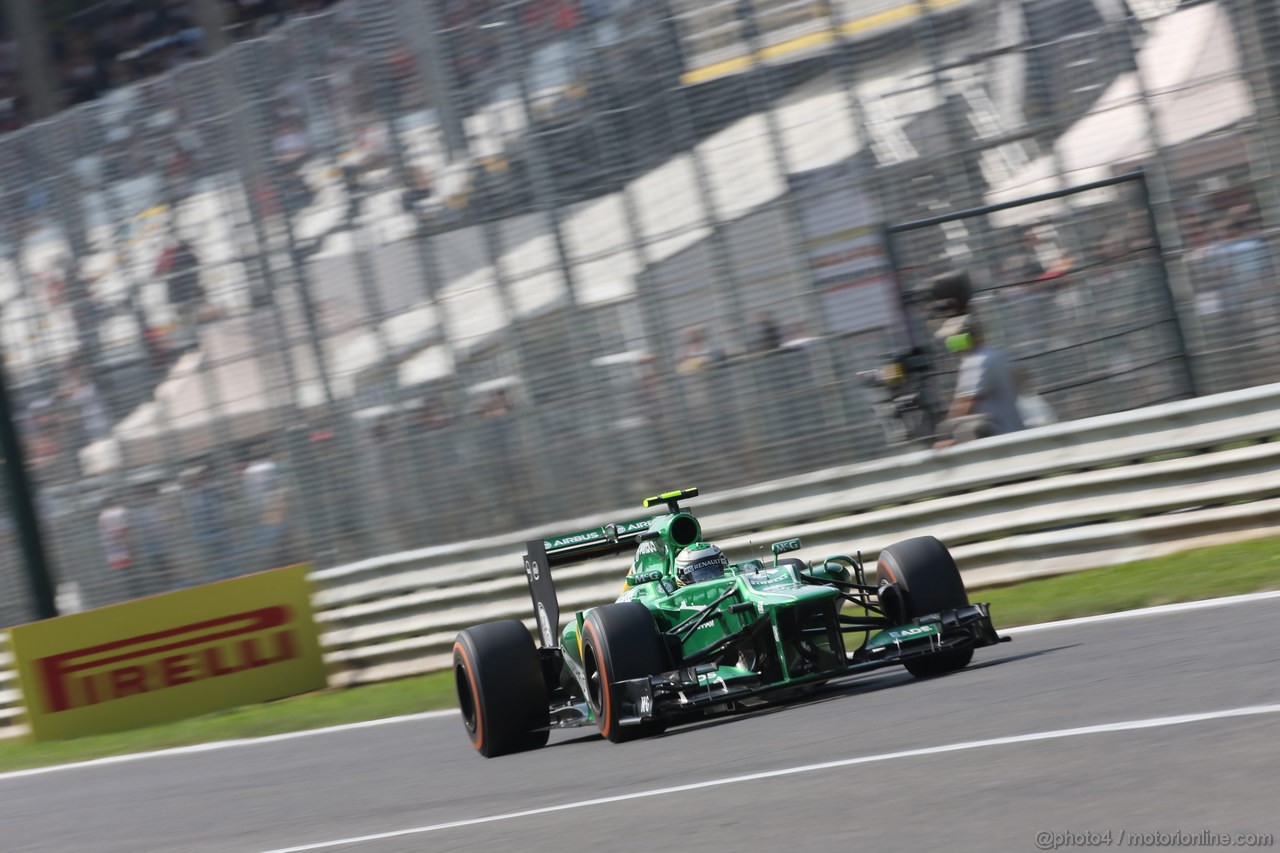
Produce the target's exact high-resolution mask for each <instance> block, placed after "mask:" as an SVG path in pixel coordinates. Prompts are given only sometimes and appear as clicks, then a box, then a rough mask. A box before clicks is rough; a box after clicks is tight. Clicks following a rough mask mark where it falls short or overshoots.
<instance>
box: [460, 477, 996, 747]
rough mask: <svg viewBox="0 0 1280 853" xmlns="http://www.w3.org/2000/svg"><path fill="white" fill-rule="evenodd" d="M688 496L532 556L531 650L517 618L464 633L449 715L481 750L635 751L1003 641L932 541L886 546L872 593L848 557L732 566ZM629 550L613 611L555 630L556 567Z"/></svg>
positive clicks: (582, 615) (541, 547)
mask: <svg viewBox="0 0 1280 853" xmlns="http://www.w3.org/2000/svg"><path fill="white" fill-rule="evenodd" d="M697 493H698V492H697V489H685V490H681V491H678V492H668V493H666V494H662V495H658V496H657V497H654V498H649V499H647V500H646V501H645V506H646V507H650V506H655V505H659V504H666V506H667V512H666V514H664V515H659V516H657V517H654V518H643V519H636V520H633V521H626V522H621V523H617V524H607V525H604V526H603V527H600V528H596V529H593V530H586V531H582V532H578V533H573V534H569V535H564V536H556V537H552V538H550V539H547V540H534V541H532V542H530V543H529V544H528V548H529V551H528V554H527V555H526V556H525V559H524V568H525V574H526V575H527V576H528V581H529V590H530V593H531V595H532V597H533V607H534V615H535V617H536V620H537V626H538V635H539V639H540V641H541V647H540V648H539V647H537V646H535V644H534V641H533V638H532V637H531V636H530V634H529V631H528V630H527V629H526V628H525V626H524V625H523V624H522V623H521V622H519V621H516V620H509V621H505V622H490V623H487V624H484V625H477V626H475V627H472V628H467V629H466V630H464V631H463V632H462V633H460V634H459V635H458V638H457V640H456V642H455V643H454V647H453V669H454V677H455V680H456V683H457V689H458V704H459V706H460V708H461V711H462V718H463V721H464V722H465V724H466V728H467V734H468V735H469V737H470V739H471V743H472V745H473V746H474V747H475V748H476V750H477V751H479V752H480V753H481V754H482V755H485V756H488V757H493V756H497V755H504V754H507V753H511V752H518V751H521V750H526V749H533V748H536V747H540V746H543V745H544V744H546V742H547V738H548V735H549V732H550V730H551V729H552V728H564V727H571V726H582V725H592V724H594V725H595V726H596V727H598V728H599V730H600V733H601V734H602V735H604V736H605V737H606V738H608V739H609V740H611V741H614V742H615V743H616V742H620V741H626V740H631V739H633V738H637V737H645V736H648V735H654V734H658V733H660V732H662V731H663V730H664V729H665V728H666V727H667V726H668V725H669V724H671V723H674V722H679V721H683V720H688V719H693V718H697V717H699V716H702V715H705V714H707V713H711V712H717V711H727V710H735V709H742V708H748V707H752V706H753V705H756V704H761V703H763V702H765V701H768V700H777V699H785V698H787V697H788V696H795V695H797V694H799V693H801V692H803V691H802V690H801V688H804V687H807V686H810V685H816V684H821V683H823V682H826V681H830V680H832V679H835V678H840V677H842V676H847V675H851V674H855V673H861V672H866V671H868V670H872V669H878V668H880V667H886V666H894V665H897V664H901V665H902V666H904V667H906V669H907V670H908V671H909V672H911V673H912V674H913V675H916V676H919V677H928V676H934V675H942V674H944V673H948V672H952V671H954V670H957V669H961V668H963V667H964V666H966V665H968V663H969V661H970V660H971V659H972V657H973V650H974V649H975V648H978V647H979V646H988V645H992V644H994V643H997V642H1000V641H1001V640H1002V639H1007V638H1001V637H999V636H997V634H996V631H995V628H994V627H993V626H992V624H991V616H990V614H989V612H988V609H987V605H985V604H970V603H969V598H968V596H967V595H966V593H965V589H964V584H963V582H962V581H961V580H960V572H959V570H958V569H957V568H956V564H955V561H954V560H953V559H952V558H951V554H950V552H948V551H947V549H946V547H945V546H943V545H942V543H941V542H939V541H938V540H937V539H934V538H932V537H920V538H916V539H907V540H904V541H902V542H897V543H895V544H893V545H890V546H889V547H888V548H885V549H884V550H883V551H882V552H881V553H880V558H879V561H878V562H877V564H876V576H877V583H876V584H871V583H868V581H867V576H866V573H865V571H864V569H863V566H862V563H861V561H860V560H859V559H855V558H854V557H849V556H844V555H837V556H832V557H827V558H826V559H825V560H823V561H822V562H821V563H812V564H811V563H808V562H805V561H803V560H799V559H795V558H788V557H783V556H782V555H783V554H788V553H791V552H793V551H796V550H798V549H799V548H800V540H798V539H788V540H785V541H782V542H778V543H775V544H774V545H773V559H772V565H766V564H765V563H764V562H763V561H761V560H756V559H751V560H745V561H743V562H738V563H730V562H729V561H728V559H727V558H726V557H725V556H724V555H723V554H722V553H721V552H720V550H719V549H718V548H716V547H715V546H714V545H711V544H709V543H706V542H703V541H702V528H701V525H699V523H698V520H697V519H696V518H695V517H694V516H693V514H692V513H690V512H688V511H687V510H682V509H681V508H680V505H679V502H680V501H681V500H685V499H687V498H691V497H694V496H696V495H697ZM632 547H634V548H635V559H634V561H633V562H632V565H631V570H630V572H629V573H628V574H627V576H626V585H625V587H624V589H623V592H622V595H621V596H620V597H619V598H618V600H617V602H616V603H614V604H606V605H603V606H600V607H595V608H592V609H590V610H586V611H582V612H579V613H576V614H574V617H573V618H572V619H570V620H569V621H568V624H567V625H565V626H564V628H563V630H560V609H559V604H558V601H557V598H556V590H555V585H554V583H553V582H552V578H551V569H552V567H553V566H557V567H558V566H562V565H565V564H567V563H572V562H578V561H581V560H586V559H591V558H595V557H601V556H607V555H612V554H617V553H619V552H621V551H622V550H623V549H627V548H632Z"/></svg>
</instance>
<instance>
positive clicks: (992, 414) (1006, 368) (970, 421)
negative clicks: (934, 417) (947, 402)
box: [934, 314, 1025, 447]
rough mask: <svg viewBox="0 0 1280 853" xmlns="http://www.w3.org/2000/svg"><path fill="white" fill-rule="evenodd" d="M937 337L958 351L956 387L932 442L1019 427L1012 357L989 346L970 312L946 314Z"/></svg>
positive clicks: (942, 443) (968, 438)
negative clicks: (949, 405) (946, 317)
mask: <svg viewBox="0 0 1280 853" xmlns="http://www.w3.org/2000/svg"><path fill="white" fill-rule="evenodd" d="M937 337H938V339H939V340H941V341H942V342H943V343H944V344H945V345H946V347H947V349H948V350H950V351H951V352H953V353H956V354H957V355H959V356H960V366H959V369H958V371H957V373H956V390H955V395H954V397H953V398H952V401H951V408H950V409H949V410H948V411H947V419H946V420H945V421H944V422H943V424H942V430H943V435H944V438H941V439H939V440H938V441H937V442H935V443H934V447H949V446H951V445H952V444H956V443H959V442H965V441H972V440H973V439H977V438H987V437H989V436H993V435H1004V434H1005V433H1009V432H1017V431H1018V430H1020V429H1023V428H1024V427H1025V424H1023V422H1022V415H1021V414H1020V413H1019V411H1018V382H1017V375H1016V372H1015V370H1014V366H1013V362H1012V361H1011V360H1010V359H1009V357H1008V356H1007V355H1005V353H1004V352H1003V351H1002V350H999V349H996V348H995V347H991V346H988V345H987V344H986V343H985V342H984V341H983V338H982V328H981V327H980V326H979V325H978V322H977V320H976V319H975V318H974V317H973V315H972V314H961V315H959V316H956V317H952V318H951V319H949V320H947V321H946V322H945V323H943V324H942V326H941V327H940V328H939V329H938V333H937Z"/></svg>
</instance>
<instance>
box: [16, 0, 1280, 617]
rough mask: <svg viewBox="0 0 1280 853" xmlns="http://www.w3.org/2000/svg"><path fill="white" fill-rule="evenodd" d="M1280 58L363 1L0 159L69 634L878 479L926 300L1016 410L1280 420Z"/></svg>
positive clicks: (1230, 51)
mask: <svg viewBox="0 0 1280 853" xmlns="http://www.w3.org/2000/svg"><path fill="white" fill-rule="evenodd" d="M1277 45H1280V26H1278V22H1277V16H1276V12H1275V9H1274V8H1273V7H1272V6H1271V5H1268V4H1266V3H1263V2H1260V0H1215V2H1208V3H1196V4H1187V3H1182V4H1179V3H1177V2H1173V0H1170V1H1169V2H1161V0H1144V2H1141V3H1137V2H1130V3H1125V2H1120V3H1110V2H1102V0H1036V2H1031V3H1025V2H1013V0H928V2H916V0H910V1H909V2H905V3H904V2H900V0H816V2H788V1H787V0H752V2H748V0H719V2H717V1H716V0H705V2H704V0H660V2H654V0H519V1H518V2H498V0H491V1H489V0H346V2H345V3H340V4H338V5H336V6H334V7H332V8H331V9H330V10H328V11H326V12H325V13H323V14H319V15H315V16H310V17H304V18H299V19H295V20H293V21H291V22H290V23H288V24H287V25H285V26H283V27H281V28H279V29H277V30H275V31H273V32H272V33H270V34H269V35H267V36H266V37H264V38H261V39H258V40H255V41H249V42H244V43H241V44H238V45H236V46H235V47H233V48H231V49H230V50H229V51H227V52H225V53H224V54H221V55H219V56H217V57H215V58H213V59H209V60H205V61H201V62H196V63H191V64H188V65H184V66H182V67H180V68H178V69H176V70H174V71H172V72H170V73H169V74H168V75H166V76H163V77H160V78H156V79H153V80H151V81H148V82H146V83H144V84H140V85H134V86H130V87H127V88H122V89H119V90H116V91H113V92H112V93H110V94H109V95H108V96H107V97H105V98H103V99H102V100H100V101H97V102H94V103H92V104H88V105H85V106H82V107H79V108H77V109H75V110H72V111H69V112H66V113H63V114H61V115H59V116H58V117H57V118H55V119H53V120H51V121H49V122H45V123H43V124H40V125H37V126H34V127H30V128H27V129H24V130H21V131H18V132H15V133H12V134H9V135H7V136H4V137H0V192H2V193H3V196H4V201H5V203H4V205H3V207H2V208H0V250H2V251H0V300H2V301H3V307H4V311H3V323H2V325H0V335H2V344H3V351H4V353H5V369H6V371H7V373H8V377H9V381H10V385H11V387H12V388H13V393H14V397H15V406H16V412H15V414H16V416H17V418H18V420H19V425H20V428H21V431H22V434H23V437H24V448H25V451H26V454H27V457H28V460H27V461H28V463H29V465H30V470H31V472H32V474H33V476H34V479H35V481H36V485H37V489H38V499H39V509H40V514H41V518H42V523H43V529H44V533H45V539H46V542H47V545H48V549H49V551H50V559H51V563H52V565H53V570H54V572H55V575H56V580H57V582H58V588H59V591H60V602H61V606H62V608H63V609H76V608H80V607H87V606H94V605H99V604H104V603H108V602H111V601H116V600H121V599H124V598H129V597H133V596H137V595H144V594H148V593H151V592H155V591H159V590H162V589H166V588H170V587H173V586H175V585H182V584H191V583H198V582H202V581H207V580H213V579H216V578H221V577H227V576H231V575H234V574H239V573H243V572H248V571H254V570H259V569H264V568H268V567H270V566H274V565H280V564H283V563H287V562H296V561H313V562H316V563H319V564H323V565H332V564H335V563H338V562H342V561H348V560H354V559H359V558H362V557H366V556H372V555H376V554H382V553H388V552H393V551H398V550H405V549H411V548H418V547H425V546H430V545H433V544H438V543H442V542H450V541H458V540H460V539H465V538H466V537H469V536H477V535H481V534H483V533H486V532H494V531H499V530H511V529H515V528H521V527H536V526H538V525H541V524H545V523H547V522H550V521H553V520H557V519H564V518H569V517H573V516H578V515H584V514H590V513H593V512H595V511H598V510H602V509H605V508H616V507H619V506H627V505H630V504H633V503H634V502H635V501H636V500H637V499H638V498H639V497H641V496H643V495H645V494H650V493H654V492H656V491H660V490H663V489H665V488H669V487H672V486H679V485H688V484H690V483H696V484H697V485H699V486H701V487H702V488H704V489H708V490H722V489H726V488H731V487H734V486H739V485H744V484H748V483H752V482H757V481H762V480H766V479H769V478H773V477H777V476H781V475H785V474H788V473H794V472H800V471H805V470H814V469H817V468H821V467H826V466H831V465H837V464H844V463H852V462H857V461H860V460H866V459H871V458H875V457H877V456H882V455H885V454H887V453H890V452H895V451H896V450H898V449H900V448H899V447H898V444H899V443H900V442H902V441H905V440H911V439H912V438H920V436H918V435H913V434H912V433H911V432H910V431H905V432H904V430H902V429H901V428H900V427H901V424H899V423H896V422H895V413H894V412H893V410H892V407H889V408H888V409H886V407H885V405H884V403H885V400H884V399H883V394H884V393H885V391H884V389H883V388H882V387H878V386H877V385H876V384H875V383H874V382H872V381H871V380H870V378H869V376H874V375H875V374H876V371H877V368H878V367H880V366H881V365H882V360H883V359H884V357H885V356H886V354H888V353H893V352H897V351H900V350H902V349H903V348H906V347H910V346H911V345H912V344H913V343H915V344H923V346H922V347H921V349H923V350H924V351H926V353H927V357H926V358H925V372H926V373H927V375H928V376H929V383H930V385H931V390H932V394H933V397H934V404H935V405H937V406H938V407H939V408H945V405H946V401H947V400H948V398H949V396H950V394H951V383H952V372H953V370H954V360H953V359H952V358H951V357H950V356H949V355H948V354H947V353H946V352H945V350H943V349H941V348H940V347H939V346H938V345H937V343H936V342H935V341H934V339H933V332H934V331H935V329H934V327H933V326H932V325H931V324H930V321H928V320H927V319H926V318H925V317H924V315H923V314H922V313H921V312H920V310H919V309H920V306H919V304H918V303H917V302H916V301H915V300H914V298H913V294H914V293H916V292H917V291H918V290H919V288H920V287H921V285H922V283H923V282H925V281H927V280H928V279H929V278H930V277H931V276H933V275H935V274H937V273H939V272H942V271H945V270H948V269H965V270H967V271H968V272H969V273H970V275H971V276H972V277H973V280H974V283H975V287H976V289H977V291H978V301H977V304H979V305H981V306H985V307H982V308H980V310H981V311H982V312H983V316H984V318H987V319H985V320H984V322H986V323H987V325H988V326H989V327H990V330H991V332H990V337H991V339H992V341H993V343H995V344H997V345H998V346H1000V347H1002V348H1004V349H1005V350H1006V351H1007V352H1008V353H1009V354H1010V356H1011V357H1012V358H1013V360H1014V361H1015V363H1016V364H1017V365H1018V366H1019V368H1020V372H1021V374H1022V375H1023V377H1024V384H1025V387H1026V388H1027V389H1029V390H1030V391H1034V392H1036V395H1037V396H1038V398H1039V402H1041V403H1042V404H1044V405H1043V407H1042V410H1041V412H1040V416H1041V417H1055V418H1057V419H1059V420H1065V419H1071V418H1077V417H1083V416H1088V415H1094V414H1100V413H1105V412H1112V411H1117V410H1121V409H1126V408H1131V407H1134V406H1140V405H1146V404H1149V403H1152V402H1156V401H1159V400H1164V399H1171V398H1174V397H1178V396H1185V395H1187V394H1189V393H1192V390H1193V389H1194V392H1195V393H1202V394H1203V393H1212V392H1215V391H1220V390H1227V389H1231V388H1236V387H1241V386H1244V385H1249V384H1257V383H1262V382H1269V381H1276V380H1277V379H1280V343H1277V337H1276V336H1275V335H1274V334H1273V333H1272V329H1273V328H1274V327H1275V324H1276V322H1277V320H1280V317H1278V316H1277V311H1278V306H1280V300H1278V298H1277V293H1276V272H1275V269H1274V262H1273V257H1274V250H1275V239H1276V230H1277V226H1278V225H1280V197H1278V196H1277V184H1276V179H1275V173H1274V168H1273V164H1272V160H1271V158H1272V157H1273V154H1272V152H1273V151H1275V150H1277V149H1276V143H1277V142H1280V122H1278V120H1277V96H1276V91H1277V90H1276V87H1277V85H1280V65H1278V64H1277V63H1278V60H1277V59H1276V57H1277V56H1280V50H1277ZM1135 172H1140V173H1141V175H1142V179H1141V180H1135V181H1125V182H1121V183H1117V184H1113V185H1110V186H1107V187H1103V188H1099V189H1095V190H1090V191H1088V192H1080V193H1069V194H1064V195H1061V196H1060V197H1057V198H1054V199H1052V200H1046V201H1042V202H1039V203H1036V204H1027V205H1016V206H1012V207H1001V205H1002V204H1003V203H1004V202H1008V201H1012V200H1017V199H1020V198H1025V197H1031V196H1040V195H1043V194H1046V193H1053V192H1054V191H1056V190H1061V189H1069V188H1071V187H1075V186H1081V185H1085V184H1092V183H1094V182H1097V181H1099V180H1100V179H1105V178H1108V177H1112V176H1118V175H1126V174H1130V173H1135ZM993 205H994V206H996V207H999V208H1000V209H999V210H993V211H988V212H978V213H974V215H967V216H962V217H958V218H957V217H952V218H950V219H947V220H946V221H941V220H939V221H938V222H937V223H936V224H934V225H929V226H927V227H912V228H910V229H907V230H904V231H902V232H900V233H898V234H897V236H895V238H894V240H893V244H892V245H890V244H889V243H888V242H887V241H886V239H885V236H884V235H885V233H886V232H885V226H886V225H903V224H905V223H919V222H921V221H928V220H931V219H937V218H939V217H943V218H946V216H947V215H949V214H953V213H956V212H958V211H982V210H983V209H984V208H991V206H993ZM1174 330H1176V335H1175V334H1173V331H1174ZM4 518H5V519H6V520H7V518H8V516H7V515H6V516H4ZM0 536H2V537H3V542H0V560H2V561H3V565H0V624H11V623H14V622H18V621H22V620H24V619H27V618H30V616H31V615H32V611H31V609H30V606H29V605H28V604H27V601H28V596H27V593H26V590H25V586H24V583H23V574H22V571H21V566H20V563H19V551H18V549H17V547H16V545H15V544H14V538H15V531H14V530H13V529H12V525H11V524H10V525H9V526H8V528H7V529H4V530H3V531H0Z"/></svg>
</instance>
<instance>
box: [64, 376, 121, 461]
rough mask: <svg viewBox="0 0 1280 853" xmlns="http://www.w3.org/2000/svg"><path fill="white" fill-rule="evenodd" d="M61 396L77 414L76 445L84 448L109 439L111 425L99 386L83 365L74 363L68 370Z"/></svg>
mask: <svg viewBox="0 0 1280 853" xmlns="http://www.w3.org/2000/svg"><path fill="white" fill-rule="evenodd" d="M61 394H62V395H63V397H64V398H65V399H66V401H67V403H68V404H69V406H70V408H71V410H72V411H73V412H74V414H75V420H76V423H75V433H76V436H75V439H76V440H75V444H76V446H77V447H83V446H85V445H87V444H91V443H92V442H95V441H98V440H99V439H103V438H106V437H107V434H108V433H109V432H110V431H111V423H110V421H109V419H108V417H107V409H106V406H104V405H103V402H102V395H101V394H100V393H99V391H98V386H97V384H96V383H95V382H94V381H93V379H92V378H91V377H90V376H89V373H88V371H87V370H86V369H85V366H84V365H83V364H78V363H73V364H72V365H71V366H70V367H69V368H68V370H67V375H66V378H65V380H64V382H63V386H62V389H61Z"/></svg>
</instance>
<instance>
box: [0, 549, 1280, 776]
mask: <svg viewBox="0 0 1280 853" xmlns="http://www.w3.org/2000/svg"><path fill="white" fill-rule="evenodd" d="M1267 589H1280V538H1269V539H1256V540H1253V541H1251V542H1238V543H1233V544H1229V545H1219V546H1215V547H1212V548H1202V549H1198V550H1195V551H1185V552H1183V553H1180V554H1174V555H1171V556H1168V557H1160V558H1157V559H1153V560H1142V561H1140V562H1136V563H1126V564H1124V565H1119V566H1112V567H1110V568H1106V569H1092V570H1089V571H1084V572H1077V573H1075V574H1071V575H1062V576H1059V577H1053V578H1044V579H1041V580H1032V581H1025V582H1023V583H1018V584H1013V585H1010V586H1004V587H990V588H986V589H982V590H978V591H975V592H974V593H973V595H972V597H973V598H974V600H977V601H989V602H991V613H992V617H993V619H994V620H995V623H996V626H997V627H998V628H1008V627H1013V626H1015V625H1027V624H1032V623H1036V622H1050V621H1053V620H1056V619H1069V618H1072V617H1076V616H1089V615H1092V614H1095V613H1110V612H1114V611H1118V610H1132V609H1135V608H1139V607H1149V606H1152V605H1157V604H1170V603H1173V602H1178V601H1194V600H1196V599H1198V598H1208V597H1218V596H1223V595H1238V594H1242V593H1247V592H1257V591H1260V590H1267ZM453 705H454V694H453V679H452V677H451V674H450V673H447V672H438V673H433V674H431V675H425V676H419V677H416V678H405V679H401V680H399V681H391V682H385V683H381V684H370V685H367V686H364V687H354V688H350V689H346V690H326V691H323V692H320V693H312V694H309V695H306V696H298V697H295V698H292V699H283V700H281V701H279V702H271V703H268V704H265V705H252V706H248V707H245V708H237V709H235V710H232V711H225V712H222V713H218V714H209V715H206V716H203V717H197V718H194V719H191V720H183V721H182V722H178V723H169V724H166V725H160V726H152V727H150V728H145V729H136V730H134V731H129V732H120V733H118V734H111V735H98V736H95V737H86V738H78V739H76V740H68V741H53V742H49V743H22V742H15V741H0V771H3V770H17V769H21V768H27V767H39V766H44V765H48V764H60V763H63V762H68V761H83V760H86V759H90V758H100V757H103V756H108V755H121V754H125V753H131V752H145V751H149V750H155V749H164V748H166V747H174V746H186V745H189V744H195V743H207V742H210V741H218V740H229V739H234V738H249V737H260V736H263V735H272V734H280V733H283V732H293V731H302V730H305V729H314V728H321V727H324V726H334V725H340V724H342V723H354V722H361V721H364V720H376V719H380V718H382V717H391V716H398V715H400V714H412V713H417V712H420V711H427V710H432V709H437V708H449V707H452V706H453ZM458 737H459V739H461V738H462V730H461V725H460V724H459V731H458Z"/></svg>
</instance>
